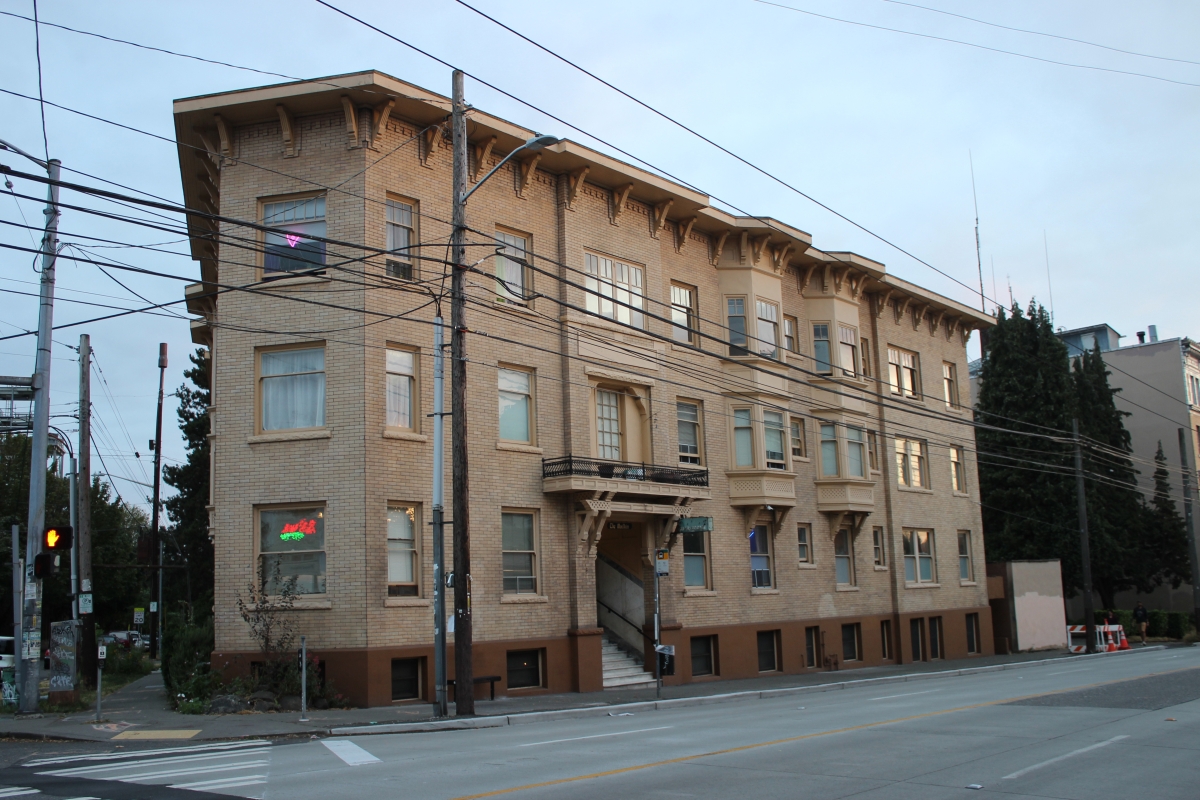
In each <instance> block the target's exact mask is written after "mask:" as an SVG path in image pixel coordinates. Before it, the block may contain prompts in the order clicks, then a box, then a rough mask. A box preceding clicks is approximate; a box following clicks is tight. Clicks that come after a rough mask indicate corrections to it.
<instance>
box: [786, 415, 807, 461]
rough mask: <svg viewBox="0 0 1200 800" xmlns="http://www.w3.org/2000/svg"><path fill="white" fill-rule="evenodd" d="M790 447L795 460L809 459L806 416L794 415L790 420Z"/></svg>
mask: <svg viewBox="0 0 1200 800" xmlns="http://www.w3.org/2000/svg"><path fill="white" fill-rule="evenodd" d="M797 443H799V446H798V447H797ZM788 449H789V450H790V451H791V453H792V461H793V462H795V461H808V423H807V421H806V420H805V419H804V417H792V418H791V419H790V420H789V421H788ZM797 450H798V451H799V452H797Z"/></svg>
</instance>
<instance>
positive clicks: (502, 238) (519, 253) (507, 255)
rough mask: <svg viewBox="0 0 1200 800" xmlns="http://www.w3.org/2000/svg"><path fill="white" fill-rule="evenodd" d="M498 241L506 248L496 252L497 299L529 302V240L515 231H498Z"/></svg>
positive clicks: (509, 301)
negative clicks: (527, 268) (526, 286)
mask: <svg viewBox="0 0 1200 800" xmlns="http://www.w3.org/2000/svg"><path fill="white" fill-rule="evenodd" d="M496 243H497V244H500V245H503V246H504V249H503V250H501V251H500V252H499V253H497V254H496V299H497V300H500V301H502V302H506V303H527V302H529V300H528V299H527V298H528V295H529V293H528V292H527V291H526V289H525V251H526V250H527V249H528V247H529V240H528V239H526V238H525V237H524V236H518V235H517V234H515V233H505V232H504V231H496Z"/></svg>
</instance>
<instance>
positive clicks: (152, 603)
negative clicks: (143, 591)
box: [150, 600, 158, 614]
mask: <svg viewBox="0 0 1200 800" xmlns="http://www.w3.org/2000/svg"><path fill="white" fill-rule="evenodd" d="M150 613H151V614H157V613H158V603H157V601H154V600H151V601H150Z"/></svg>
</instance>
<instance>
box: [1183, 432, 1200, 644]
mask: <svg viewBox="0 0 1200 800" xmlns="http://www.w3.org/2000/svg"><path fill="white" fill-rule="evenodd" d="M1187 437H1188V431H1187V429H1186V428H1180V429H1179V463H1180V465H1181V466H1182V467H1183V521H1184V523H1185V524H1186V525H1187V536H1188V558H1189V559H1190V560H1191V563H1192V622H1193V623H1194V624H1195V626H1196V630H1200V577H1197V576H1200V548H1198V547H1197V542H1196V522H1195V520H1194V519H1193V518H1192V467H1191V465H1190V464H1189V463H1188V454H1187V451H1188V446H1187V445H1188V442H1187Z"/></svg>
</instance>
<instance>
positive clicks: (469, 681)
mask: <svg viewBox="0 0 1200 800" xmlns="http://www.w3.org/2000/svg"><path fill="white" fill-rule="evenodd" d="M453 83H454V86H453V92H452V96H453V124H452V126H451V127H452V134H453V136H452V140H453V145H454V162H453V163H454V180H453V187H452V190H453V215H452V217H451V222H452V224H453V230H452V231H451V234H450V236H451V239H450V247H451V256H450V258H451V261H452V263H453V267H452V269H453V270H454V274H453V280H452V281H451V285H450V326H451V331H450V360H451V365H450V370H451V371H450V394H451V399H450V414H451V420H450V421H451V445H450V446H451V453H452V454H451V461H452V462H453V487H452V494H453V501H454V510H453V512H452V513H453V516H454V520H453V527H454V708H455V713H456V714H457V715H458V716H466V715H471V714H474V713H475V680H474V678H475V669H474V663H473V661H472V658H471V655H472V654H471V538H470V527H469V524H468V523H469V516H470V510H469V509H470V504H469V483H468V480H467V349H466V331H467V321H466V313H465V310H466V309H465V306H466V301H465V292H464V284H465V281H466V271H467V263H466V254H465V253H464V246H463V244H464V239H465V237H466V225H467V206H466V198H465V194H466V189H467V109H466V105H465V103H464V102H463V73H462V71H461V70H455V71H454V78H453Z"/></svg>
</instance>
